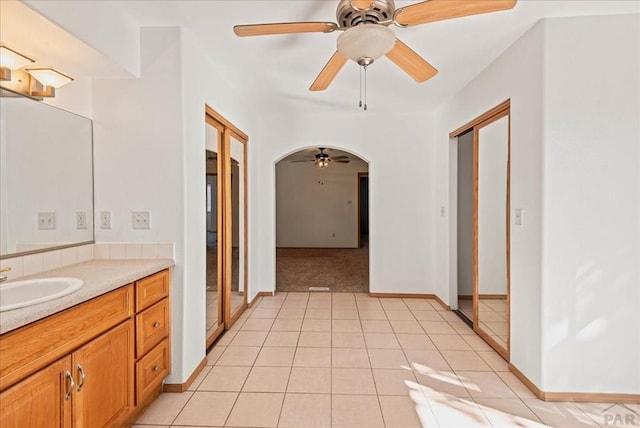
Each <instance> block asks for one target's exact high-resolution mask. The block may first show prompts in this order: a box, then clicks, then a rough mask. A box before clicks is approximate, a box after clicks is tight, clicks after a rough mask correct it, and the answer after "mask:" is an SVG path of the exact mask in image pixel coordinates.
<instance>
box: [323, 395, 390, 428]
mask: <svg viewBox="0 0 640 428" xmlns="http://www.w3.org/2000/svg"><path fill="white" fill-rule="evenodd" d="M331 425H332V426H333V427H338V428H343V427H345V428H346V427H351V428H358V427H361V428H364V427H366V428H376V427H380V428H382V427H384V422H383V419H382V412H381V411H380V405H379V404H378V398H377V397H376V396H375V395H333V397H332V399H331Z"/></svg>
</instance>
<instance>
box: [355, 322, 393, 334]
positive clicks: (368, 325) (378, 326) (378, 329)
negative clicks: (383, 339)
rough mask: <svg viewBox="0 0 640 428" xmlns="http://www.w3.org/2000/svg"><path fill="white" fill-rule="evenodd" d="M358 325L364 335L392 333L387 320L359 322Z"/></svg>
mask: <svg viewBox="0 0 640 428" xmlns="http://www.w3.org/2000/svg"><path fill="white" fill-rule="evenodd" d="M360 324H362V331H364V332H365V333H393V329H392V328H391V324H389V321H387V320H360Z"/></svg>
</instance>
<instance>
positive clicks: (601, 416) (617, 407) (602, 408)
mask: <svg viewBox="0 0 640 428" xmlns="http://www.w3.org/2000/svg"><path fill="white" fill-rule="evenodd" d="M574 404H575V405H576V406H577V407H578V408H579V409H580V410H581V411H582V412H583V413H584V414H585V415H587V416H589V417H590V418H591V420H593V421H595V422H596V423H597V424H599V425H600V426H605V427H607V426H615V425H616V424H617V426H624V427H629V428H631V427H634V428H637V427H640V403H637V404H632V403H626V404H622V403H615V404H614V403H574Z"/></svg>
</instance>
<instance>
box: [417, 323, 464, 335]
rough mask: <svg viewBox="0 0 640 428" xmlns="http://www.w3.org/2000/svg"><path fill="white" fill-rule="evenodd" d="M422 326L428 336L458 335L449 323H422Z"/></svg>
mask: <svg viewBox="0 0 640 428" xmlns="http://www.w3.org/2000/svg"><path fill="white" fill-rule="evenodd" d="M420 325H422V328H424V331H425V332H426V333H427V334H451V335H454V334H456V335H457V334H458V333H457V332H456V331H455V330H454V329H453V327H451V325H450V324H449V323H448V322H445V321H420Z"/></svg>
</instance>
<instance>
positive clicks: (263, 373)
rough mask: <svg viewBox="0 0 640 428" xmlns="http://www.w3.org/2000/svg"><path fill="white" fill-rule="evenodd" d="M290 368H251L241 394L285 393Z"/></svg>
mask: <svg viewBox="0 0 640 428" xmlns="http://www.w3.org/2000/svg"><path fill="white" fill-rule="evenodd" d="M290 371H291V367H253V368H252V369H251V372H249V376H248V377H247V380H246V381H245V383H244V386H243V387H242V391H243V392H285V391H286V390H287V382H289V372H290Z"/></svg>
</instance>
